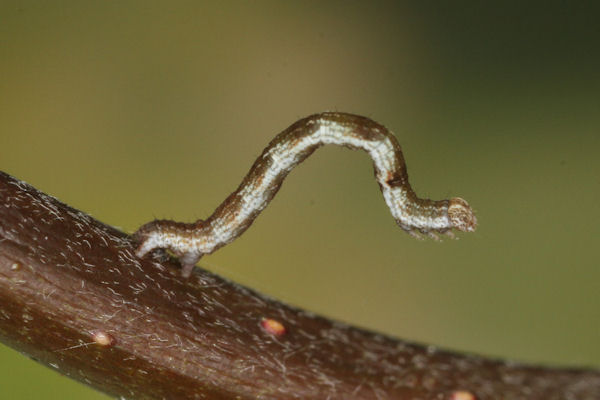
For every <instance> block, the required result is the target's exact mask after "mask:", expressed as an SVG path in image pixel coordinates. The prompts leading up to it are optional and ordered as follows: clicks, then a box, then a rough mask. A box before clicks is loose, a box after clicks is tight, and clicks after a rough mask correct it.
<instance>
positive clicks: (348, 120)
mask: <svg viewBox="0 0 600 400" xmlns="http://www.w3.org/2000/svg"><path fill="white" fill-rule="evenodd" d="M326 144H335V145H339V146H345V147H348V148H351V149H360V150H364V151H366V152H367V153H368V154H369V156H370V157H371V159H372V160H373V167H374V169H375V179H376V180H377V182H378V183H379V187H380V189H381V192H382V194H383V197H384V200H385V202H386V204H387V206H388V208H389V209H390V212H391V213H392V216H393V217H394V219H395V220H396V223H397V224H398V225H399V226H400V227H401V228H402V229H403V230H405V231H406V232H408V233H409V234H411V235H412V236H415V237H417V238H422V237H421V234H424V235H427V236H429V237H431V238H433V239H436V240H439V238H438V237H437V235H436V233H442V234H446V235H449V236H451V237H453V236H454V235H453V233H452V229H456V230H459V231H463V232H472V231H474V230H475V228H476V227H477V218H476V217H475V214H474V213H473V210H472V209H471V207H470V206H469V204H468V203H467V202H466V201H465V200H463V199H461V198H459V197H454V198H451V199H449V200H436V201H434V200H429V199H421V198H419V197H417V195H416V194H415V193H414V191H413V190H412V188H411V186H410V184H409V183H408V174H407V172H406V164H405V162H404V156H403V154H402V149H401V148H400V144H399V143H398V141H397V140H396V137H395V136H394V135H393V134H392V133H391V132H390V131H389V130H387V129H386V128H385V127H384V126H382V125H380V124H378V123H376V122H375V121H373V120H371V119H369V118H366V117H361V116H358V115H353V114H347V113H339V112H324V113H321V114H314V115H311V116H308V117H306V118H303V119H301V120H299V121H297V122H295V123H294V124H292V125H291V126H290V127H289V128H287V129H286V130H284V131H283V132H281V133H280V134H278V135H277V136H276V137H275V138H274V139H273V140H272V141H271V142H270V143H269V144H268V146H267V147H266V148H265V149H264V150H263V152H262V154H261V155H260V156H259V157H258V159H257V160H256V161H255V162H254V164H253V165H252V168H250V171H249V172H248V174H247V175H246V177H245V178H244V179H243V181H242V183H241V184H240V186H239V187H238V188H237V189H236V190H235V191H234V192H233V193H232V194H230V195H229V196H228V197H227V198H226V199H225V201H223V203H221V205H219V206H218V207H217V209H216V210H215V211H214V213H213V214H212V215H211V216H210V217H208V218H207V219H206V220H198V221H196V222H194V223H189V224H188V223H182V222H174V221H169V220H155V221H152V222H149V223H147V224H145V225H143V226H142V227H140V228H139V229H138V231H137V232H135V234H134V236H133V237H134V240H135V241H136V242H137V243H138V247H137V250H136V254H137V256H138V257H143V256H145V255H146V254H147V253H149V252H150V251H152V250H154V249H167V250H170V251H171V252H172V253H173V254H175V255H176V256H177V257H178V258H179V261H180V262H181V264H182V275H183V276H184V277H188V276H189V275H190V274H191V273H192V270H193V267H194V265H195V264H196V263H197V262H198V260H199V259H200V258H201V257H202V256H203V255H205V254H210V253H213V252H214V251H216V250H217V249H219V248H221V247H223V246H224V245H226V244H228V243H231V242H232V241H233V240H235V239H236V238H237V237H239V236H240V235H241V234H242V233H244V231H246V229H248V227H249V226H250V225H251V224H252V222H253V221H254V219H255V218H256V217H257V216H258V214H259V213H260V212H261V211H262V210H264V208H265V207H266V206H267V205H268V204H269V202H270V201H271V199H273V197H274V196H275V194H276V193H277V191H278V190H279V188H280V187H281V184H282V183H283V181H284V179H285V177H286V176H287V175H288V173H289V172H290V171H291V170H292V169H293V168H294V167H295V166H296V165H298V164H299V163H301V162H302V161H304V160H305V159H306V158H307V157H308V156H310V155H311V154H312V153H313V152H314V151H315V150H316V149H318V148H319V147H321V146H323V145H326Z"/></svg>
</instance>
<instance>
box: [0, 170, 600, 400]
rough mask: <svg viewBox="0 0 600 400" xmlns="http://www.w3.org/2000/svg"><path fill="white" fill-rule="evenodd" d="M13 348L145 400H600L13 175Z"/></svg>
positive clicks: (596, 393) (4, 234)
mask: <svg viewBox="0 0 600 400" xmlns="http://www.w3.org/2000/svg"><path fill="white" fill-rule="evenodd" d="M0 338H1V340H2V341H3V342H4V343H6V344H8V345H9V346H12V347H14V348H15V349H17V350H19V351H21V352H23V353H25V354H27V355H28V356H30V357H33V358H35V359H36V360H38V361H39V362H41V363H43V364H45V365H48V366H52V367H53V368H55V369H57V370H58V371H60V372H62V373H63V374H65V375H67V376H70V377H71V378H73V379H76V380H78V381H80V382H83V383H85V384H87V385H90V386H92V387H94V388H96V389H98V390H101V391H103V392H105V393H107V394H109V395H112V396H115V397H118V396H122V397H123V398H135V399H201V398H210V399H327V398H329V399H350V398H352V399H387V398H393V399H475V398H476V399H478V400H486V399H511V400H516V399H527V400H538V399H539V400H558V399H563V400H567V399H578V400H592V399H595V400H597V399H599V398H600V372H598V371H591V370H587V371H586V370H563V369H546V368H539V367H530V366H522V365H517V364H514V363H507V362H502V361H496V360H489V359H486V358H481V357H475V356H465V355H459V354H455V353H451V352H445V351H439V350H435V349H433V348H432V347H424V346H418V345H414V344H410V343H405V342H402V341H399V340H397V339H392V338H389V337H386V336H383V335H379V334H375V333H372V332H367V331H364V330H361V329H357V328H353V327H350V326H347V325H343V324H340V323H337V322H333V321H330V320H327V319H324V318H321V317H318V316H315V315H313V314H311V313H309V312H306V311H303V310H298V309H295V308H292V307H289V306H286V305H284V304H281V303H279V302H276V301H274V300H271V299H268V298H266V297H265V296H263V295H260V294H258V293H255V292H253V291H251V290H249V289H246V288H244V287H241V286H239V285H236V284H234V283H232V282H228V281H226V280H224V279H222V278H220V277H218V276H215V275H213V274H211V273H209V272H207V271H204V270H201V269H196V271H195V273H194V274H193V275H192V277H191V278H189V279H187V280H186V279H182V278H181V277H180V274H179V269H178V265H177V263H176V262H175V261H174V260H172V259H168V258H167V257H165V256H164V255H163V256H161V255H159V254H155V256H154V257H153V258H151V257H148V258H146V259H139V258H137V257H136V256H135V255H134V247H133V245H132V243H131V240H130V238H129V237H128V236H127V235H126V234H124V233H122V232H120V231H118V230H116V229H114V228H112V227H109V226H106V225H104V224H102V223H101V222H98V221H96V220H94V219H92V218H91V217H89V216H88V215H86V214H84V213H82V212H80V211H77V210H74V209H72V208H70V207H68V206H66V205H64V204H62V203H60V202H58V201H57V200H56V199H54V198H51V197H49V196H47V195H45V194H43V193H40V192H38V191H37V190H36V189H34V188H33V187H31V186H29V185H27V184H25V183H23V182H21V181H19V180H16V179H14V178H12V177H10V176H8V175H6V174H4V173H1V172H0Z"/></svg>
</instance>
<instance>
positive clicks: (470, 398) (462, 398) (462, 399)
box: [450, 390, 477, 400]
mask: <svg viewBox="0 0 600 400" xmlns="http://www.w3.org/2000/svg"><path fill="white" fill-rule="evenodd" d="M450 400H477V399H476V397H475V395H474V394H473V393H471V392H469V391H467V390H456V391H454V392H452V395H451V396H450Z"/></svg>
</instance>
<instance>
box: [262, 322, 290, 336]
mask: <svg viewBox="0 0 600 400" xmlns="http://www.w3.org/2000/svg"><path fill="white" fill-rule="evenodd" d="M260 325H261V326H262V327H263V329H264V330H265V331H266V332H267V333H270V334H271V335H273V336H283V335H285V333H286V329H285V326H283V324H282V323H281V322H279V321H277V320H275V319H271V318H263V319H262V320H261V321H260Z"/></svg>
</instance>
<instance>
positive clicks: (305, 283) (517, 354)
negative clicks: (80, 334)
mask: <svg viewBox="0 0 600 400" xmlns="http://www.w3.org/2000/svg"><path fill="white" fill-rule="evenodd" d="M593 4H598V3H597V2H596V3H594V2H589V3H586V2H573V3H568V2H540V3H536V2H511V1H508V2H500V4H498V3H497V2H475V1H474V2H460V1H458V2H457V1H454V2H441V1H440V2H430V1H426V2H422V1H413V2H394V3H385V2H383V3H377V2H375V3H372V2H371V3H369V5H367V3H366V2H265V1H259V2H235V1H233V2H219V3H216V2H215V3H202V2H150V1H144V2H107V1H97V2H92V1H87V2H80V1H55V2H36V1H33V2H22V1H19V2H12V1H1V2H0V169H2V170H4V171H6V172H8V173H10V174H12V175H14V176H16V177H18V178H21V179H23V180H25V181H27V182H29V183H31V184H33V185H34V186H36V187H37V188H39V189H41V190H43V191H45V192H47V193H49V194H52V195H54V196H56V197H58V198H59V199H60V200H61V201H63V202H66V203H68V204H70V205H71V206H74V207H77V208H79V209H81V210H83V211H85V212H88V213H90V214H91V215H93V216H94V217H96V218H98V219H100V220H102V221H104V222H106V223H109V224H112V225H115V226H118V227H120V228H122V229H124V230H125V231H128V232H132V231H134V230H135V229H136V228H137V227H138V226H139V225H140V224H142V223H145V222H147V221H149V220H151V219H153V218H155V217H159V218H171V219H176V220H181V221H193V220H195V219H197V218H202V217H206V216H208V215H209V214H210V213H211V212H212V211H213V209H214V208H215V207H216V206H217V205H218V204H219V203H220V202H221V201H222V200H223V199H224V198H225V197H226V195H227V194H229V193H230V192H231V191H232V190H234V189H235V188H236V187H237V185H238V184H239V182H240V181H241V179H242V177H243V176H244V174H245V173H246V172H247V170H248V168H249V167H250V165H251V164H252V162H253V161H254V159H255V157H256V156H257V155H258V154H260V152H261V150H262V148H263V147H264V146H265V145H266V144H267V142H268V141H269V140H270V139H271V138H272V137H273V136H274V135H275V134H276V133H277V132H279V131H281V130H282V129H284V128H286V127H287V126H288V125H290V124H291V123H293V122H294V121H296V120H297V119H299V118H301V117H304V116H306V115H308V114H310V113H314V112H319V111H324V110H340V111H347V112H353V113H357V114H362V115H366V116H369V117H371V118H373V119H375V120H376V121H378V122H380V123H382V124H384V125H386V126H387V127H389V128H390V129H392V130H393V131H394V132H395V134H396V135H397V137H398V138H399V140H400V142H401V144H402V146H403V149H404V151H405V156H406V159H407V163H408V168H409V174H410V177H411V183H412V184H413V187H414V188H415V190H416V191H417V193H419V194H420V195H421V196H424V197H430V198H435V199H440V198H446V197H449V196H461V197H464V198H465V199H467V200H468V201H469V202H470V204H471V205H472V206H473V208H474V209H475V210H476V212H477V216H478V219H479V222H480V228H479V229H478V231H477V232H476V233H475V234H469V235H461V239H460V240H458V241H451V240H446V241H444V242H443V243H435V242H433V241H423V242H419V241H415V240H413V239H411V238H410V237H409V236H407V235H406V234H405V233H403V232H402V231H401V230H400V229H399V228H398V227H397V226H396V225H395V223H394V221H393V219H392V218H391V216H390V215H389V212H388V210H387V209H386V206H385V204H384V202H383V199H382V197H381V194H380V193H379V190H378V187H377V184H376V183H375V181H374V180H373V177H372V168H371V162H370V160H369V158H368V156H367V155H366V154H363V153H356V152H351V151H348V150H345V149H340V148H331V147H330V148H324V149H321V150H319V151H318V152H317V153H315V155H314V156H313V157H311V158H310V159H309V160H308V161H307V162H306V163H305V164H303V165H302V166H300V167H299V168H298V169H296V170H295V171H294V172H293V173H292V174H291V175H290V176H289V178H288V180H287V181H286V183H285V184H284V185H283V188H282V190H281V191H280V192H279V194H278V196H277V197H276V198H275V200H274V201H273V203H272V205H271V207H269V208H268V209H267V210H266V211H265V212H264V213H263V214H262V215H261V216H260V217H259V218H258V219H257V221H256V222H255V224H254V225H253V227H252V228H251V229H250V230H249V231H248V232H247V233H246V234H245V235H244V236H243V237H242V238H241V239H239V240H238V241H236V242H235V243H233V244H232V245H230V246H227V247H225V248H224V249H222V250H220V251H219V252H217V253H216V254H214V255H212V256H210V257H205V258H204V259H203V260H202V262H201V265H202V266H203V267H205V268H207V269H209V270H211V271H214V272H216V273H218V274H221V275H223V276H226V277H228V278H230V279H233V280H235V281H237V282H239V283H242V284H244V285H247V286H249V287H252V288H254V289H257V290H259V291H262V292H264V293H267V294H269V295H272V296H274V297H277V298H279V299H281V300H283V301H285V302H288V303H291V304H294V305H297V306H300V307H303V308H306V309H309V310H312V311H315V312H317V313H320V314H323V315H327V316H330V317H333V318H335V319H338V320H342V321H346V322H349V323H352V324H355V325H359V326H363V327H367V328H369V329H373V330H376V331H379V332H383V333H386V334H389V335H393V336H396V337H401V338H406V339H410V340H413V341H419V342H425V343H431V344H436V345H439V346H442V347H444V348H450V349H456V350H462V351H468V352H474V353H480V354H485V355H490V356H498V357H507V358H512V359H518V360H522V361H526V362H535V363H544V364H550V365H556V364H560V365H569V366H573V365H587V366H595V367H600V340H599V338H600V297H599V293H600V268H598V266H599V261H598V258H599V257H598V239H599V238H600V227H599V224H598V222H599V217H600V174H599V173H600V161H599V155H600V153H599V150H600V95H599V94H600V56H599V54H600V51H599V49H600V30H599V28H598V17H599V15H600V13H599V12H598V11H599V7H597V6H594V5H593ZM584 5H585V6H584ZM0 357H1V360H0V387H1V388H2V396H3V398H12V399H29V398H34V397H40V396H41V398H44V399H65V398H66V399H103V398H106V397H105V396H104V395H101V394H98V393H96V392H94V391H93V390H90V389H88V388H86V387H84V386H82V385H80V384H78V383H75V382H71V381H70V380H68V379H66V378H63V377H61V376H60V375H58V374H57V373H55V372H53V371H51V370H50V369H47V368H45V367H42V366H40V365H38V364H36V363H35V362H33V361H29V360H28V359H27V358H25V357H23V356H21V355H19V354H17V353H16V352H15V351H13V350H11V349H8V348H6V347H2V348H1V349H0ZM32 382H35V385H33V384H32Z"/></svg>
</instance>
